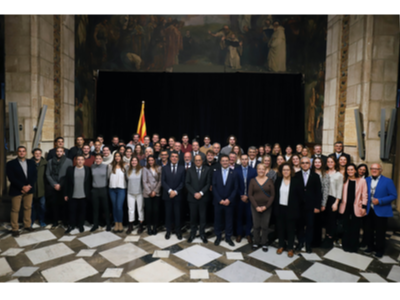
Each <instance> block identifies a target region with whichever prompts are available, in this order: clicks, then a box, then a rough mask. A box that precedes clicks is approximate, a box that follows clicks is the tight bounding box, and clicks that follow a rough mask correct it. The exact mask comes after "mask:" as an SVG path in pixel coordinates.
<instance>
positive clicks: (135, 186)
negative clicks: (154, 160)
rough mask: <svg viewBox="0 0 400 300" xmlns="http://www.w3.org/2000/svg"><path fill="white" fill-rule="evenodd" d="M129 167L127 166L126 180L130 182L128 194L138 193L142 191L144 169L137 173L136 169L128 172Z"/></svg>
mask: <svg viewBox="0 0 400 300" xmlns="http://www.w3.org/2000/svg"><path fill="white" fill-rule="evenodd" d="M128 169H129V167H126V172H125V176H126V180H127V182H128V184H127V186H128V194H131V195H138V194H141V193H142V173H143V169H141V170H140V171H139V174H136V171H135V170H132V173H131V174H130V175H129V174H128V172H129V171H128Z"/></svg>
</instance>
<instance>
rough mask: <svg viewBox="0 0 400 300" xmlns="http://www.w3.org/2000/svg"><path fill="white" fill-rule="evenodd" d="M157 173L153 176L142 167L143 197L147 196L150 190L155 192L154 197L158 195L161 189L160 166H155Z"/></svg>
mask: <svg viewBox="0 0 400 300" xmlns="http://www.w3.org/2000/svg"><path fill="white" fill-rule="evenodd" d="M157 168H158V173H156V175H155V176H154V175H153V173H152V172H151V171H150V170H149V169H147V168H143V169H142V170H143V175H142V182H143V197H144V198H149V195H150V193H151V192H153V191H154V192H156V197H159V196H160V189H161V172H162V171H161V167H160V166H157Z"/></svg>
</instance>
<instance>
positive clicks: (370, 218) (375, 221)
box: [363, 164, 397, 258]
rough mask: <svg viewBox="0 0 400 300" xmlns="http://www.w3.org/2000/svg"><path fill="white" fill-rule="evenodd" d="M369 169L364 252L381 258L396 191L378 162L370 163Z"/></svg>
mask: <svg viewBox="0 0 400 300" xmlns="http://www.w3.org/2000/svg"><path fill="white" fill-rule="evenodd" d="M370 170H371V176H370V177H367V179H366V181H367V186H368V204H367V207H363V208H366V209H367V216H366V217H365V218H366V219H365V221H366V222H365V232H364V240H365V242H366V244H367V250H366V251H365V253H366V254H371V253H372V251H375V256H376V257H378V258H381V257H382V256H383V253H384V251H385V235H386V228H387V221H388V218H390V217H393V211H392V206H391V203H392V201H393V200H396V199H397V191H396V187H395V186H394V183H393V181H392V180H391V179H390V178H387V177H385V176H383V175H382V166H381V165H380V164H372V165H371V168H370ZM374 232H375V235H374ZM374 237H375V238H374Z"/></svg>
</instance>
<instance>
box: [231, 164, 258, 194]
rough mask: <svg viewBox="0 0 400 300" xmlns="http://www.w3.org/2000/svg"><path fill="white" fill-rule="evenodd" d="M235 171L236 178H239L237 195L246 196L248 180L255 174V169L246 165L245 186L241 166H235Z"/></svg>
mask: <svg viewBox="0 0 400 300" xmlns="http://www.w3.org/2000/svg"><path fill="white" fill-rule="evenodd" d="M235 171H236V172H237V174H238V178H239V189H238V194H239V196H243V195H245V196H247V195H248V192H249V183H250V180H251V179H252V178H254V177H256V176H257V171H256V170H255V169H253V168H252V167H247V180H246V186H245V185H244V177H243V169H242V166H238V167H236V169H235Z"/></svg>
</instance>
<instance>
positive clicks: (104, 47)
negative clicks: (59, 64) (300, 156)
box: [75, 15, 327, 143]
mask: <svg viewBox="0 0 400 300" xmlns="http://www.w3.org/2000/svg"><path fill="white" fill-rule="evenodd" d="M75 18H76V19H75V26H76V28H75V29H76V30H75V33H76V34H75V38H76V41H75V47H76V50H75V51H76V53H75V58H76V68H75V70H76V81H75V97H76V98H75V103H76V124H75V134H76V135H77V134H83V135H84V136H85V137H87V138H92V137H93V134H94V133H93V130H92V128H93V125H94V115H93V113H94V109H92V107H95V105H94V103H93V102H94V96H95V86H94V81H93V72H94V70H98V69H99V70H112V71H137V72H146V71H149V72H152V71H164V72H238V71H245V72H273V73H280V72H291V73H303V74H304V81H305V82H304V83H305V91H304V92H305V101H306V103H305V108H306V116H305V117H306V120H308V121H307V123H306V124H305V131H306V138H307V141H306V142H319V143H320V142H322V125H323V104H324V99H323V95H324V76H325V56H326V32H327V28H326V27H327V16H323V15H315V16H306V15H302V16H293V15H290V16H285V15H156V16H153V15H125V16H123V15H117V16H107V15H102V16H99V15H90V16H86V15H79V16H76V17H75Z"/></svg>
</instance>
